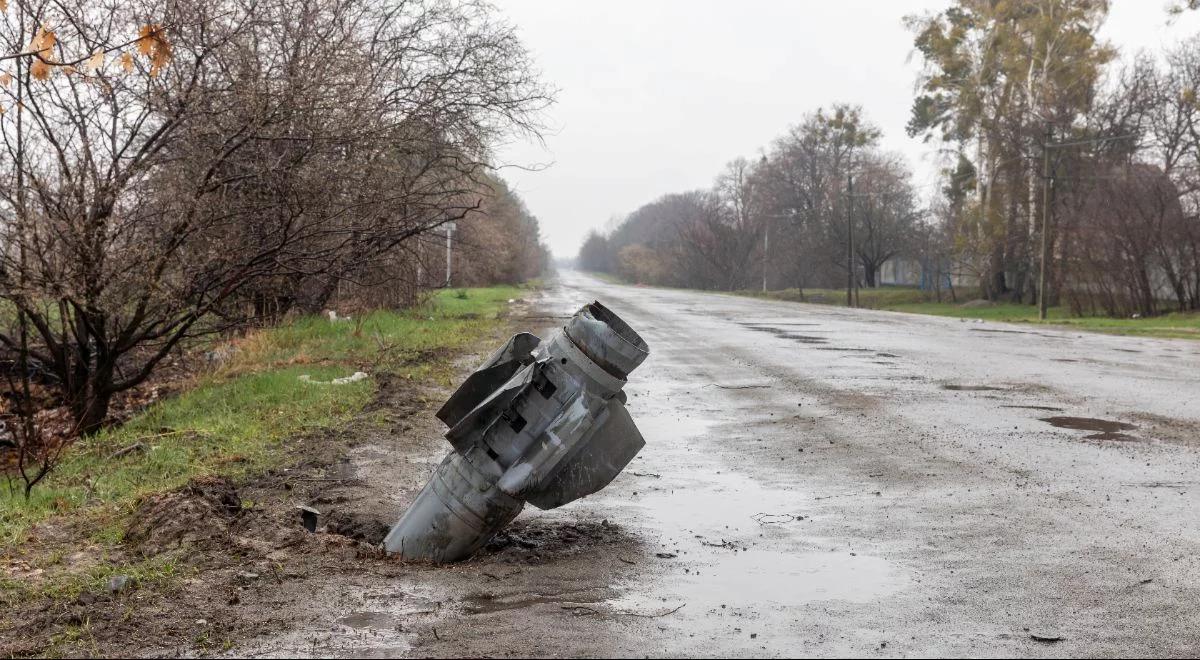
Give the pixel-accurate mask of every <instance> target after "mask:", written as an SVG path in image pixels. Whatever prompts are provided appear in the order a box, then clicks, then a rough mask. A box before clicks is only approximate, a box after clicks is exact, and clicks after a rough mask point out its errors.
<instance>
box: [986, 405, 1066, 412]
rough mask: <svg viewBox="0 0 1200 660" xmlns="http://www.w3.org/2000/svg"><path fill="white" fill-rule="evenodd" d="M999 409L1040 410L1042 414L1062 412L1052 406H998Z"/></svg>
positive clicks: (1060, 409)
mask: <svg viewBox="0 0 1200 660" xmlns="http://www.w3.org/2000/svg"><path fill="white" fill-rule="evenodd" d="M1000 407H1001V408H1020V409H1022V410H1041V411H1042V412H1062V411H1063V409H1062V408H1055V407H1054V406H1000Z"/></svg>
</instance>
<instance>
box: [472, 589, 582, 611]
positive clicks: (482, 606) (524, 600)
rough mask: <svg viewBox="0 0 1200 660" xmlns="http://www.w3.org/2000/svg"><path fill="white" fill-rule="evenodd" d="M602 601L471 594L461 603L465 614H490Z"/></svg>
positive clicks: (580, 598)
mask: <svg viewBox="0 0 1200 660" xmlns="http://www.w3.org/2000/svg"><path fill="white" fill-rule="evenodd" d="M602 600H603V599H602V598H597V597H595V596H582V597H579V596H576V597H572V596H571V595H570V594H557V595H555V594H550V595H542V594H529V593H525V594H512V595H508V596H496V595H493V594H472V595H469V596H466V597H465V598H463V600H462V603H463V610H464V611H465V612H466V613H467V614H488V613H491V612H504V611H507V610H516V609H521V608H524V607H533V606H534V605H574V604H594V603H599V602H601V601H602Z"/></svg>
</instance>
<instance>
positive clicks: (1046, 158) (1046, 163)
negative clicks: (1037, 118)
mask: <svg viewBox="0 0 1200 660" xmlns="http://www.w3.org/2000/svg"><path fill="white" fill-rule="evenodd" d="M1051 137H1052V134H1051V132H1050V124H1046V140H1045V142H1043V143H1042V267H1041V272H1039V273H1038V319H1039V320H1041V321H1045V320H1046V279H1047V278H1046V267H1047V266H1048V265H1049V263H1050V186H1052V185H1054V179H1052V178H1050V138H1051Z"/></svg>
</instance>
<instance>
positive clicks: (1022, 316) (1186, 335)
mask: <svg viewBox="0 0 1200 660" xmlns="http://www.w3.org/2000/svg"><path fill="white" fill-rule="evenodd" d="M888 309H890V310H891V311H896V312H909V313H913V314H932V315H936V316H952V317H957V318H973V319H984V320H986V321H1005V322H1009V323H1036V324H1049V325H1058V326H1067V327H1070V328H1075V329H1078V330H1087V331H1091V332H1105V333H1109V334H1120V335H1136V336H1140V337H1159V338H1166V339H1200V314H1194V313H1193V314H1180V313H1172V314H1165V315H1163V316H1155V317H1150V318H1140V319H1118V318H1109V317H1107V316H1072V315H1071V314H1070V311H1069V310H1067V309H1066V308H1063V307H1051V308H1050V309H1048V310H1046V320H1045V321H1041V320H1039V319H1038V314H1037V307H1034V306H1033V305H1014V304H997V305H987V306H980V307H974V306H972V307H963V306H961V305H955V304H947V303H915V304H905V305H896V306H894V307H889V308H888Z"/></svg>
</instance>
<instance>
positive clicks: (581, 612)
mask: <svg viewBox="0 0 1200 660" xmlns="http://www.w3.org/2000/svg"><path fill="white" fill-rule="evenodd" d="M685 605H687V603H684V604H683V605H680V606H679V607H676V608H675V609H672V610H667V611H665V612H655V613H653V614H646V613H644V612H630V611H628V610H613V611H611V612H604V611H601V610H598V609H595V608H593V607H588V606H586V605H563V606H562V608H563V609H564V610H566V611H568V612H570V613H571V614H573V615H574V616H591V615H593V614H612V615H616V616H636V617H639V618H642V619H657V618H659V617H664V616H669V615H671V614H674V613H676V612H678V611H679V610H682V609H683V608H684V606H685Z"/></svg>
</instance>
